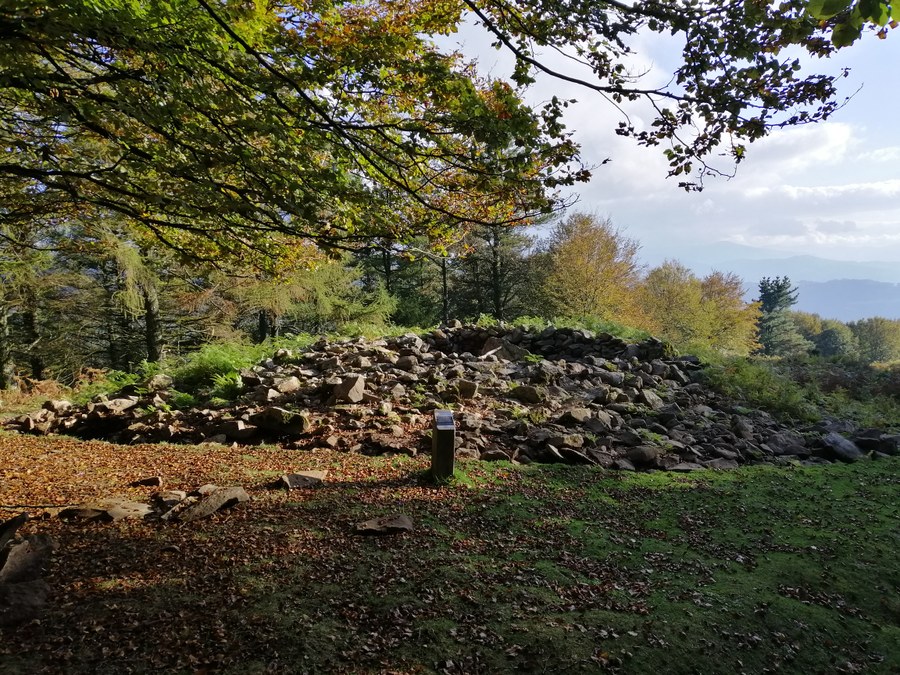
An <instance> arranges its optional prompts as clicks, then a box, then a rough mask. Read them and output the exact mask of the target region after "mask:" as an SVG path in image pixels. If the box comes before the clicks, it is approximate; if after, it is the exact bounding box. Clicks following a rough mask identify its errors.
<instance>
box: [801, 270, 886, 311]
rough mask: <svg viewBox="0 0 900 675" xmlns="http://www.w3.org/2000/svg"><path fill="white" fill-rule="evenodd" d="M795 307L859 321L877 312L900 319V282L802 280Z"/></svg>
mask: <svg viewBox="0 0 900 675" xmlns="http://www.w3.org/2000/svg"><path fill="white" fill-rule="evenodd" d="M797 286H798V288H799V289H800V295H799V297H798V300H797V304H796V305H795V306H794V309H798V310H800V311H803V312H812V313H814V314H819V315H821V316H822V317H825V318H828V319H838V320H840V321H856V320H858V319H867V318H870V317H873V316H883V317H885V318H886V319H900V284H890V283H884V282H880V281H872V280H871V279H839V280H831V281H824V282H817V281H800V282H798V283H797Z"/></svg>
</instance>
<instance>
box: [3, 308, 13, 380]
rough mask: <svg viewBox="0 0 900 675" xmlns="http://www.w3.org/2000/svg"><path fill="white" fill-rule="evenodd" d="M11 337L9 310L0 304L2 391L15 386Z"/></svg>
mask: <svg viewBox="0 0 900 675" xmlns="http://www.w3.org/2000/svg"><path fill="white" fill-rule="evenodd" d="M10 339H11V338H10V335H9V308H8V307H7V306H6V305H5V304H4V303H2V302H0V390H2V389H9V388H10V387H12V386H13V362H12V344H11V342H10Z"/></svg>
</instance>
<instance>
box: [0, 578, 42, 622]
mask: <svg viewBox="0 0 900 675" xmlns="http://www.w3.org/2000/svg"><path fill="white" fill-rule="evenodd" d="M49 595H50V587H49V586H48V585H47V582H45V581H43V580H42V579H36V580H35V581H26V582H23V583H18V584H0V628H11V627H14V626H19V625H21V624H23V623H27V622H28V621H32V620H34V619H37V618H40V616H41V614H43V611H44V607H45V606H46V605H47V598H48V596H49Z"/></svg>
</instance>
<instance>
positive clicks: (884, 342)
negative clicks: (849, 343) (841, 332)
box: [849, 316, 900, 362]
mask: <svg viewBox="0 0 900 675" xmlns="http://www.w3.org/2000/svg"><path fill="white" fill-rule="evenodd" d="M849 326H850V330H851V331H853V335H855V336H856V339H857V340H858V341H859V351H860V355H861V356H862V358H864V359H865V360H867V361H870V362H876V361H896V360H900V321H898V320H896V319H894V320H891V319H885V318H884V317H880V316H876V317H873V318H871V319H863V320H862V321H854V322H851V323H850V324H849Z"/></svg>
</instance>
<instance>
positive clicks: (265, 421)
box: [7, 325, 900, 471]
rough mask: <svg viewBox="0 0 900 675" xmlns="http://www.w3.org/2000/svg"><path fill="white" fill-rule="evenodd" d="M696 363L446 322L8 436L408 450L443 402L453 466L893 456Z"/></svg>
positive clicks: (641, 466)
mask: <svg viewBox="0 0 900 675" xmlns="http://www.w3.org/2000/svg"><path fill="white" fill-rule="evenodd" d="M700 368H701V365H700V363H699V361H698V359H696V358H694V357H675V356H674V355H673V354H672V352H671V350H669V349H668V348H667V346H666V345H665V344H664V343H662V342H660V341H659V340H656V339H648V340H645V341H643V342H640V343H636V344H629V343H626V342H625V341H623V340H621V339H620V338H617V337H614V336H612V335H608V334H599V335H595V334H593V333H591V332H590V331H586V330H579V329H568V328H553V327H548V328H545V329H543V330H527V329H523V328H502V327H491V328H485V327H478V326H461V325H454V326H449V327H444V328H441V329H438V330H435V331H432V332H431V333H428V334H426V335H422V336H419V335H414V334H407V335H403V336H400V337H395V338H387V339H381V340H367V339H362V338H360V339H356V340H347V341H340V342H331V341H328V340H326V339H321V340H319V341H318V342H316V343H315V344H314V345H312V346H311V347H310V348H309V349H307V350H305V351H303V352H301V353H298V354H293V353H291V352H289V351H287V350H280V351H279V352H278V353H277V354H275V355H274V356H273V358H271V359H267V360H266V361H264V362H263V363H260V364H258V365H257V366H254V367H253V368H250V369H247V370H245V371H243V372H242V373H241V381H242V383H243V389H244V394H243V395H242V396H241V398H240V400H239V401H237V402H236V403H234V404H233V405H230V406H227V407H221V408H213V407H209V408H204V409H192V410H173V409H171V408H170V407H169V404H168V400H169V394H168V391H167V389H166V388H165V387H167V386H169V385H170V384H171V383H170V382H168V381H167V380H165V379H162V378H156V380H155V381H154V382H153V383H148V386H147V387H145V388H143V390H142V391H140V392H139V391H134V390H132V391H123V392H121V393H120V394H118V395H115V396H112V397H109V398H100V399H98V400H95V401H93V402H92V403H89V404H87V405H86V406H80V407H77V406H72V405H71V404H70V403H68V402H66V401H48V402H47V403H46V404H45V405H44V407H43V409H42V410H40V411H38V412H36V413H32V414H30V415H24V416H22V417H19V418H17V419H15V420H12V421H11V422H10V423H8V424H7V426H8V427H9V428H11V429H16V430H18V431H21V432H29V433H37V434H46V433H65V434H72V435H76V436H79V437H82V438H104V439H108V440H110V441H114V442H118V443H141V442H158V441H169V442H186V443H201V442H218V443H238V444H247V443H259V442H276V443H281V444H283V445H285V446H286V447H289V448H297V449H312V448H316V447H329V448H335V449H339V450H347V451H356V452H363V453H366V454H382V453H404V454H410V455H415V454H417V453H418V452H420V451H424V450H426V449H427V448H428V447H430V441H429V432H430V430H429V429H428V421H429V420H430V414H429V413H430V412H431V411H432V410H434V409H437V408H447V407H451V408H454V409H455V410H456V421H457V429H458V431H457V456H458V457H470V458H480V459H485V460H503V459H509V460H513V461H518V462H523V463H524V462H534V461H537V462H567V463H582V464H598V465H601V466H604V467H609V468H615V469H625V470H649V469H664V470H673V471H693V470H696V469H701V468H717V469H727V468H734V467H737V466H739V465H741V464H747V463H761V462H768V463H788V462H794V461H801V462H804V463H823V462H829V461H837V460H840V461H854V460H856V459H859V458H861V457H864V456H867V454H872V453H883V454H897V452H898V447H900V436H896V435H890V434H886V433H883V432H881V431H880V430H864V431H856V432H855V433H854V434H851V437H850V438H847V437H845V436H842V435H840V434H838V433H837V431H839V430H842V431H845V432H846V429H838V428H835V427H833V426H829V425H818V426H814V427H807V428H803V429H795V428H790V427H786V426H784V425H782V424H779V423H778V422H777V421H776V420H774V419H773V418H772V417H771V416H770V415H768V414H766V413H764V412H762V411H748V410H746V409H744V408H741V407H739V406H736V405H734V403H733V402H731V401H728V400H725V399H723V398H721V397H719V396H718V395H716V394H715V393H713V392H711V391H709V390H707V389H706V388H704V387H703V386H702V385H701V384H700V383H699V382H697V381H695V380H696V377H695V376H696V373H697V371H698V370H699V369H700ZM151 384H152V386H151Z"/></svg>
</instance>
